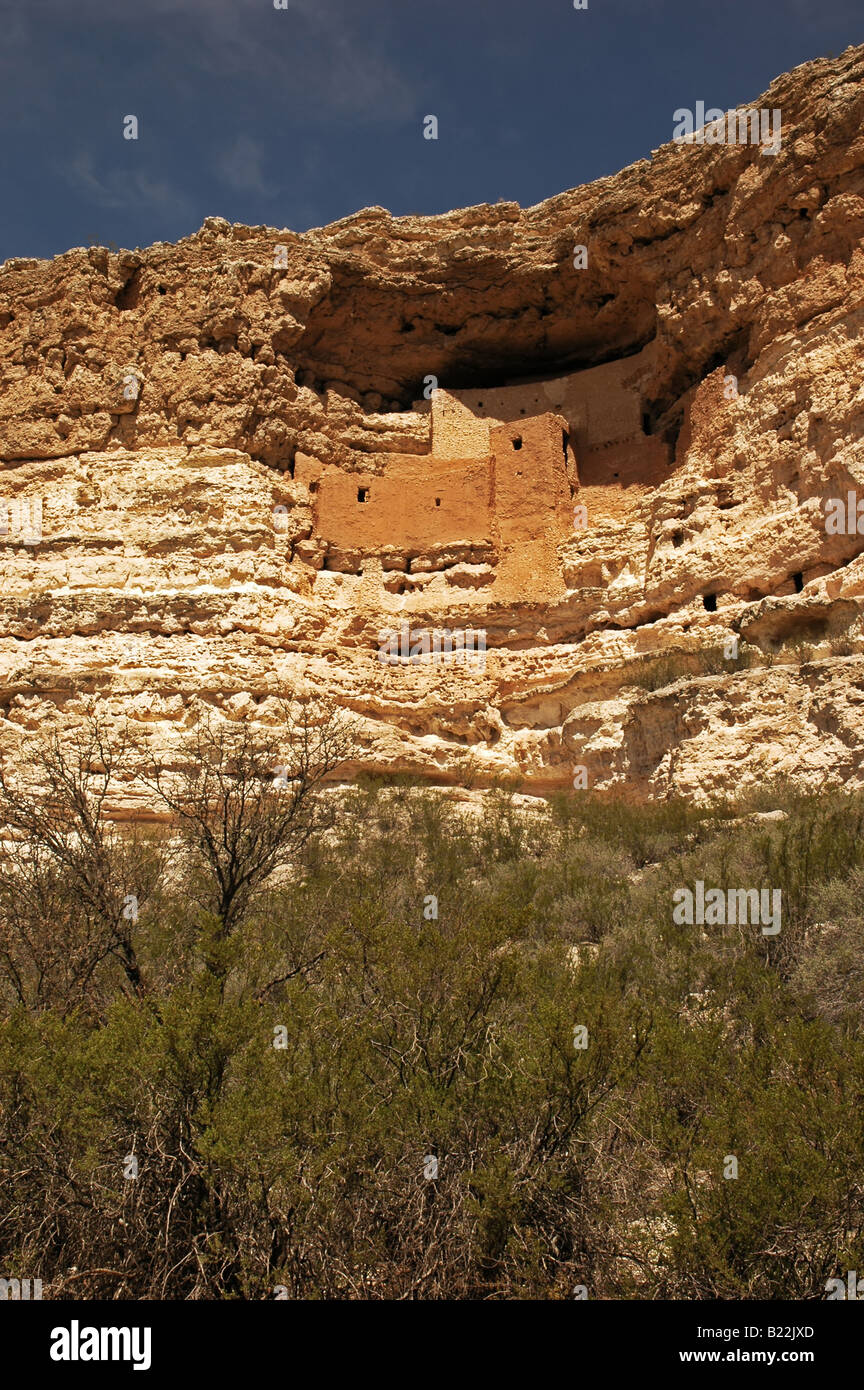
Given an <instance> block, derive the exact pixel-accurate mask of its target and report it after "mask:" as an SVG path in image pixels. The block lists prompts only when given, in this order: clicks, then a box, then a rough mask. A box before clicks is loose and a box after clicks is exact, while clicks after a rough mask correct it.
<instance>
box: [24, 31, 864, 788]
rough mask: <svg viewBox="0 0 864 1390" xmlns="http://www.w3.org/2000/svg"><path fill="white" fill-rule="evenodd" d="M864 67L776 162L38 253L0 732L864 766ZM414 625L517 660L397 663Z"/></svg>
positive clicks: (711, 150) (788, 103) (810, 113)
mask: <svg viewBox="0 0 864 1390" xmlns="http://www.w3.org/2000/svg"><path fill="white" fill-rule="evenodd" d="M862 78H864V48H857V49H849V50H847V52H846V53H845V54H843V55H842V56H841V57H840V58H838V59H834V60H820V61H817V62H814V63H809V64H806V65H804V66H803V67H800V68H798V69H796V70H795V71H794V72H792V73H789V74H786V75H784V76H783V77H781V78H779V79H778V80H777V81H776V82H775V83H774V84H773V85H772V87H771V89H770V90H769V92H768V93H766V94H765V95H764V96H762V97H759V98H757V99H755V100H754V101H753V102H752V103H751V104H752V105H753V106H754V107H771V108H776V107H779V108H780V109H781V111H782V120H783V140H782V148H781V150H780V152H779V153H778V154H776V155H773V156H772V155H766V154H763V153H762V152H761V151H760V150H759V148H758V147H753V146H724V145H709V144H703V145H699V144H695V143H693V144H684V145H681V144H673V143H670V144H668V145H664V146H663V147H662V148H661V149H660V150H658V151H656V152H655V154H654V156H653V157H652V159H650V160H641V161H639V162H638V163H637V164H634V165H631V166H630V167H629V168H627V169H625V170H623V171H622V172H621V173H620V174H618V175H616V176H614V177H612V178H607V179H603V180H600V181H599V182H597V183H594V184H591V185H589V186H586V187H583V188H577V189H574V190H571V191H569V192H566V193H562V194H561V195H560V196H558V197H556V198H553V199H550V200H549V201H547V202H545V203H542V204H540V205H538V206H537V207H534V208H528V209H524V210H522V209H520V208H519V207H518V206H516V205H515V204H509V203H505V204H498V205H495V206H489V205H486V206H481V207H476V208H467V209H460V210H458V211H455V212H452V213H449V214H447V215H445V216H440V217H402V218H393V217H391V216H390V215H389V214H388V213H387V212H385V211H384V210H383V209H381V208H367V209H364V210H363V211H362V212H359V213H357V214H356V215H355V216H353V217H349V218H345V219H343V220H342V221H341V222H337V223H335V224H333V225H332V226H330V227H326V228H323V229H318V230H314V231H310V232H308V233H306V234H304V235H302V236H301V235H297V234H295V233H293V232H289V231H284V230H283V231H280V230H275V229H268V228H263V227H257V228H251V227H243V226H233V227H232V226H230V225H229V224H227V223H225V222H223V221H221V220H220V219H217V218H210V219H208V220H207V222H205V224H204V226H203V228H202V229H201V231H200V232H198V233H196V234H195V235H194V236H191V237H188V238H186V239H184V240H183V241H181V242H178V243H177V244H176V245H166V244H157V245H155V246H152V247H149V248H147V249H145V250H139V251H134V252H121V253H120V254H119V255H112V254H109V252H108V251H106V250H104V249H98V248H95V249H91V250H83V249H80V248H79V249H74V250H71V251H69V252H67V253H65V254H64V255H61V256H58V257H56V258H55V259H54V260H53V261H50V262H43V261H21V260H18V261H7V262H6V263H5V264H4V265H3V266H2V267H0V459H2V468H3V482H2V487H0V493H2V496H3V498H4V500H5V504H6V507H7V512H6V513H4V515H5V516H6V533H5V535H2V536H0V614H2V619H0V752H2V753H3V754H11V755H14V752H15V750H16V749H17V748H18V747H19V746H20V744H21V737H22V732H23V731H26V730H30V731H39V730H46V729H49V728H52V727H57V728H65V729H69V728H71V727H73V726H74V724H75V722H76V721H77V720H79V719H80V718H81V715H82V713H83V710H84V708H85V707H86V705H87V704H88V703H90V704H92V705H94V706H95V707H97V708H99V709H101V710H102V711H104V712H106V713H108V714H109V715H111V717H113V718H116V719H118V720H120V719H123V718H126V717H128V718H129V719H131V720H133V721H138V723H139V724H140V726H141V727H142V728H146V729H147V730H148V731H149V732H150V733H151V734H152V737H153V739H154V741H155V742H156V743H158V744H160V745H161V746H163V747H165V748H166V749H170V748H171V747H172V746H173V745H174V744H175V742H176V739H177V737H178V735H179V734H180V733H181V732H182V731H183V730H185V729H187V728H189V727H190V726H191V725H193V724H194V722H195V720H196V719H197V718H198V717H199V716H200V713H201V711H202V710H203V709H204V708H205V707H214V706H215V707H218V708H220V709H223V710H224V711H225V713H226V714H228V715H230V714H231V713H232V712H235V713H236V712H238V711H240V710H243V709H257V710H258V712H259V714H260V717H261V718H262V719H271V718H272V719H275V718H276V717H277V715H276V704H275V700H274V699H273V697H274V696H276V695H278V694H286V693H289V694H290V693H291V692H292V691H295V690H298V689H303V690H307V691H312V692H321V693H325V692H326V693H328V694H330V695H333V696H335V697H336V698H337V699H338V700H339V701H341V702H342V703H343V704H344V705H345V706H347V707H348V708H350V709H351V710H353V711H355V712H356V713H357V715H358V716H359V717H360V718H361V720H362V724H363V729H364V737H365V738H366V739H367V740H368V744H369V752H368V756H367V758H366V760H365V763H366V766H368V767H370V768H377V769H380V770H384V769H389V770H394V769H403V770H410V771H414V772H417V773H419V774H421V775H423V776H425V777H428V778H430V779H433V780H436V781H440V782H446V783H451V784H458V783H460V782H466V781H470V782H479V784H481V785H482V784H483V782H484V781H485V780H486V779H487V778H489V777H493V776H498V775H500V774H507V775H517V776H518V777H519V778H520V779H521V782H522V785H523V787H524V789H525V791H528V792H546V791H549V790H551V789H554V788H564V787H569V786H570V785H571V779H572V777H573V768H574V766H584V767H585V768H586V770H587V777H588V781H589V785H591V786H595V787H599V788H603V789H610V790H612V789H614V790H619V791H626V792H628V793H630V794H632V795H635V796H640V797H643V796H651V795H654V796H656V795H668V794H671V793H674V792H681V793H684V794H687V795H689V796H693V797H695V798H697V799H702V798H705V797H709V796H714V795H717V794H723V793H724V792H734V791H738V790H741V789H743V788H744V787H747V786H758V785H760V784H761V783H763V782H764V781H765V780H766V779H768V778H770V777H773V776H777V775H784V776H786V775H788V776H790V777H792V778H793V779H796V780H797V781H799V782H800V783H802V784H804V785H808V786H817V785H821V784H822V783H824V782H825V781H829V782H837V783H844V784H851V783H858V782H860V781H861V780H862V773H861V763H862V752H864V722H862V719H861V702H862V699H864V635H862V634H864V611H862V607H864V559H861V558H859V556H860V553H861V551H862V550H864V539H862V537H861V536H859V535H858V534H857V532H856V533H853V534H838V535H833V534H829V533H828V531H827V530H826V524H825V508H824V503H825V499H827V498H830V497H842V498H845V497H846V496H847V493H848V492H849V491H856V490H857V492H858V494H859V495H860V496H861V497H862V498H864V446H862V438H864V370H862V365H864V364H862V359H864V347H862V343H864V337H862V328H864V85H862ZM577 244H584V245H585V246H586V247H587V248H588V267H587V268H586V269H584V270H577V269H575V268H574V265H573V250H574V247H575V246H576V245H577ZM731 377H734V378H735V380H736V382H737V392H738V394H737V395H735V394H734V393H733V392H732V390H731V388H730V387H729V384H728V383H729V378H731ZM431 379H434V380H431ZM436 387H437V393H435V394H433V392H434V391H435V388H436ZM430 397H431V398H430ZM40 506H41V535H40V536H39V538H38V539H37V533H36V532H35V531H34V532H33V534H29V535H28V534H27V530H28V526H29V527H30V528H31V531H32V530H33V527H34V526H36V525H37V517H38V508H39V507H40ZM582 507H584V509H585V518H584V520H585V523H586V524H582V522H581V521H580V520H579V519H578V509H580V508H582ZM2 522H3V516H0V523H2ZM574 523H575V524H574ZM37 530H38V527H37ZM706 595H709V596H710V595H714V596H715V597H716V611H708V610H707V609H706V605H705V602H704V597H705V596H706ZM710 605H711V601H710V599H709V607H710ZM405 624H407V625H408V628H409V631H411V632H414V633H424V632H428V633H434V632H440V631H441V630H442V629H443V630H446V631H447V632H454V631H461V630H463V629H466V628H468V629H472V630H475V631H476V630H482V631H483V632H485V634H486V638H485V641H486V653H485V667H484V666H483V665H482V663H472V662H471V661H464V662H460V661H456V660H455V659H450V660H443V661H439V662H431V661H429V662H421V663H418V664H411V663H398V664H391V663H387V664H384V663H382V662H381V661H380V660H379V646H380V645H381V644H382V642H383V640H384V638H383V636H382V634H386V633H387V632H398V631H401V629H402V628H403V626H404V625H405ZM735 635H737V636H738V637H739V640H740V643H741V653H742V655H740V656H739V657H738V658H729V659H727V660H725V662H724V660H723V658H722V656H720V657H718V656H717V653H716V650H715V649H717V648H718V647H720V646H721V645H722V644H723V643H724V642H727V641H729V640H730V639H731V638H732V637H733V636H735ZM796 643H799V644H800V643H804V644H806V646H805V648H804V650H803V653H802V651H800V650H797V649H796V646H795V644H796ZM670 652H674V653H677V654H678V655H677V656H676V658H675V660H676V661H677V663H678V667H677V668H676V669H674V670H673V669H671V666H672V665H674V662H673V663H671V665H670V669H669V670H668V672H667V675H668V678H669V679H668V681H667V682H665V683H663V682H662V681H661V679H660V678H661V676H662V674H663V668H662V666H661V667H658V668H657V671H658V673H655V675H653V676H652V677H651V679H650V680H649V681H648V682H647V683H648V684H649V685H650V684H654V685H658V682H660V684H659V685H658V688H656V689H653V690H651V689H645V688H639V687H638V686H636V685H634V679H637V680H640V679H641V680H643V681H644V671H645V669H646V668H644V667H643V665H641V664H640V663H641V662H642V660H643V658H644V657H645V655H646V654H648V653H654V654H655V655H656V654H661V655H662V654H663V653H666V654H667V655H668V654H669V653H670ZM744 653H746V661H745V660H744V659H743V654H744ZM802 657H803V659H802ZM709 658H710V659H709ZM712 663H713V664H712ZM718 663H719V664H718ZM373 745H374V746H373ZM348 771H351V769H349V770H348ZM115 805H116V809H117V812H118V814H123V815H137V814H140V813H142V812H143V811H145V810H146V807H147V797H146V793H145V791H144V789H143V788H142V787H141V786H139V785H138V784H136V783H130V784H128V785H127V786H125V787H123V788H118V789H117V793H116V796H115Z"/></svg>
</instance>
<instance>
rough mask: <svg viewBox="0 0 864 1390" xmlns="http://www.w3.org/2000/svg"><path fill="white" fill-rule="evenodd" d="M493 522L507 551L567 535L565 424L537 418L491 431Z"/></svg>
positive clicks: (552, 418)
mask: <svg viewBox="0 0 864 1390" xmlns="http://www.w3.org/2000/svg"><path fill="white" fill-rule="evenodd" d="M490 435H491V449H492V474H493V480H494V508H495V522H496V525H497V528H498V535H499V538H500V540H501V544H502V545H503V546H505V547H510V546H514V545H518V544H520V543H528V542H531V541H533V540H536V539H538V538H539V537H541V536H543V535H546V534H549V533H552V532H554V533H559V532H560V531H561V530H562V528H564V529H566V527H567V525H568V524H569V519H570V496H571V494H570V484H569V482H568V478H567V453H566V439H567V421H566V420H565V419H564V417H563V416H561V415H551V414H547V415H539V416H535V417H534V418H533V419H527V418H526V419H525V420H522V421H520V422H519V423H518V424H510V425H496V426H493V428H492V429H491V431H490Z"/></svg>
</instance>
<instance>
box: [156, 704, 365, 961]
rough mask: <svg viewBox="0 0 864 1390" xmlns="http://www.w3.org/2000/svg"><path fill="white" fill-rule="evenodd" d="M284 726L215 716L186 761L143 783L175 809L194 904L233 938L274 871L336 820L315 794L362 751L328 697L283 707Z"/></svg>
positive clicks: (197, 734) (205, 722) (222, 934)
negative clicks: (358, 749)
mask: <svg viewBox="0 0 864 1390" xmlns="http://www.w3.org/2000/svg"><path fill="white" fill-rule="evenodd" d="M283 712H284V723H283V724H281V725H280V726H279V727H278V728H272V729H271V728H268V727H265V726H261V725H260V724H256V723H255V722H254V721H253V720H252V719H251V718H249V717H243V718H240V719H238V720H234V721H229V720H220V721H219V722H217V721H216V720H215V719H214V717H213V716H212V715H208V716H207V717H205V718H204V719H202V720H201V722H200V723H199V724H198V726H197V728H196V729H195V731H194V733H193V734H192V735H191V736H190V738H189V739H188V740H187V742H186V744H185V746H184V748H183V751H182V758H183V762H182V766H181V767H180V768H179V769H178V770H176V771H169V770H167V769H166V768H165V767H164V766H163V765H160V764H158V763H153V764H151V766H150V767H149V769H148V771H147V772H146V773H145V779H146V780H147V781H148V783H149V785H150V786H151V787H152V788H153V790H154V791H155V792H156V795H157V796H158V798H159V799H160V801H161V802H162V804H163V806H164V807H165V808H166V810H167V811H168V812H169V814H170V816H171V818H172V821H173V823H174V825H175V826H176V829H177V831H178V834H179V838H180V847H181V856H182V857H183V858H184V859H185V862H186V867H187V869H188V870H189V871H190V873H189V885H190V889H191V891H192V893H193V894H194V897H195V901H196V902H197V905H198V906H199V907H200V908H202V909H203V910H204V911H206V912H210V913H212V914H213V915H214V916H215V918H216V919H217V922H218V930H217V936H218V937H219V938H221V939H223V940H224V939H227V938H228V937H229V936H230V934H231V932H232V930H233V928H234V927H235V926H236V925H237V923H238V922H239V921H240V920H241V919H242V918H243V917H244V916H245V915H246V913H247V912H248V911H249V909H250V907H251V906H252V904H253V902H254V901H255V900H256V898H257V897H258V895H259V893H260V892H261V890H262V889H263V887H264V885H265V884H266V883H267V881H268V880H269V879H270V877H271V875H272V874H273V873H274V872H275V871H276V870H278V869H281V868H283V867H285V866H286V865H287V864H289V863H290V862H291V861H292V860H293V859H294V858H295V857H296V855H297V854H298V853H299V851H300V850H301V849H302V848H303V846H304V845H305V844H306V842H307V841H308V840H309V838H310V836H312V835H313V834H316V833H318V832H319V831H321V830H323V829H326V827H327V825H328V823H329V822H330V821H331V818H332V814H333V813H332V811H331V810H329V809H328V807H327V806H326V805H325V803H324V802H323V801H322V799H321V797H320V796H318V795H316V793H317V792H319V791H320V788H321V784H322V782H323V781H324V779H325V778H326V777H328V775H329V774H331V773H332V772H334V771H335V770H336V769H337V768H338V767H339V766H340V765H342V764H344V763H346V762H347V761H348V760H349V759H350V758H351V757H352V755H353V754H354V753H355V752H356V747H357V744H356V734H355V729H354V725H353V723H352V720H351V719H350V717H349V716H347V715H346V714H344V712H342V711H340V710H339V709H338V708H337V707H336V706H334V705H333V704H332V703H330V702H327V701H318V702H313V701H311V700H308V699H304V700H300V701H298V702H297V703H296V705H295V706H294V707H293V708H292V707H290V706H288V705H287V704H285V705H283Z"/></svg>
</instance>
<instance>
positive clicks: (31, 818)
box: [0, 715, 161, 1007]
mask: <svg viewBox="0 0 864 1390" xmlns="http://www.w3.org/2000/svg"><path fill="white" fill-rule="evenodd" d="M127 755H128V745H127V740H126V738H125V735H124V734H123V733H122V732H120V733H112V732H111V731H109V729H108V727H107V725H106V724H105V722H104V721H102V720H100V719H99V718H97V717H95V716H92V715H91V716H89V717H88V718H86V719H85V720H84V722H83V723H82V725H81V726H80V728H79V729H78V730H77V731H76V732H75V733H73V734H72V735H70V736H69V738H68V739H67V740H66V741H65V742H63V741H61V739H60V737H59V736H58V735H57V734H52V735H51V736H50V737H49V738H47V739H45V740H40V741H38V742H36V743H34V744H33V745H31V746H30V747H29V748H27V750H26V757H22V756H21V755H20V754H19V756H18V758H17V759H16V762H15V764H14V766H10V765H8V764H6V765H3V766H0V816H2V819H3V822H4V823H5V824H4V838H3V840H2V842H0V962H2V975H3V977H4V980H3V983H4V984H5V985H6V987H7V990H8V989H9V988H10V987H11V992H12V995H13V997H14V998H16V999H17V1001H18V1002H20V1003H29V1004H33V1005H35V1006H36V1007H44V1006H47V1005H49V1004H51V1005H54V1006H58V1005H60V1004H64V1005H65V1006H66V1007H71V1006H73V1005H74V1004H75V1003H77V1002H80V1000H81V998H82V997H83V996H84V994H85V993H86V992H87V990H88V987H89V986H90V984H91V982H92V980H93V978H94V975H95V973H96V972H97V970H98V969H99V967H100V966H102V964H103V963H104V962H110V961H112V960H113V961H116V962H118V963H119V965H120V967H121V968H122V972H123V976H124V977H125V989H126V992H128V993H131V994H141V993H142V990H143V982H142V978H141V970H140V967H139V963H138V956H137V952H136V948H135V939H134V938H135V931H136V923H137V920H138V913H139V911H140V909H141V907H142V906H143V904H144V903H145V902H146V900H147V898H148V896H149V895H150V893H151V892H152V890H153V887H154V884H155V883H156V881H157V879H158V877H159V874H160V867H161V865H160V854H159V851H158V849H157V848H156V846H155V845H153V844H151V843H148V842H146V840H145V839H144V838H143V837H142V836H141V835H138V834H135V833H131V834H130V833H129V832H126V833H123V832H121V831H120V829H119V828H118V827H117V825H116V824H115V823H114V822H113V821H112V820H110V819H109V818H108V817H107V815H106V801H107V797H108V792H109V787H110V785H111V782H112V780H114V779H116V778H117V777H118V776H119V775H121V774H122V773H123V771H124V770H125V767H126V765H127Z"/></svg>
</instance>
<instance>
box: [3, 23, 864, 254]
mask: <svg viewBox="0 0 864 1390" xmlns="http://www.w3.org/2000/svg"><path fill="white" fill-rule="evenodd" d="M0 24H2V28H0V34H2V46H0V128H2V134H3V139H2V140H0V179H2V189H3V197H2V199H0V259H3V258H5V257H7V256H53V255H56V254H57V253H58V252H60V251H63V250H66V249H67V248H68V247H70V246H82V245H86V244H87V243H88V241H89V240H91V239H95V240H96V241H98V242H100V243H102V244H103V245H104V244H107V243H109V242H112V241H113V242H116V243H117V244H118V245H119V246H124V247H135V246H146V245H149V244H150V243H151V242H153V241H174V240H176V239H177V238H178V237H182V236H186V235H188V234H189V233H190V232H193V231H195V230H197V228H198V227H200V225H201V223H202V222H203V220H204V218H205V217H208V216H221V217H225V218H227V219H228V220H229V221H231V222H248V223H252V224H259V223H266V224H268V225H270V226H273V227H277V228H291V229H293V230H294V231H305V230H306V229H307V228H308V227H314V226H321V225H323V224H325V223H327V222H330V221H333V220H334V219H335V218H338V217H344V216H346V215H347V214H349V213H351V212H355V211H356V210H357V209H358V208H361V207H366V206H369V205H372V204H379V205H381V206H383V207H386V208H389V209H390V211H391V212H393V213H434V212H444V211H447V210H448V209H450V208H454V207H463V206H466V205H468V204H471V203H480V202H495V201H496V200H497V199H499V198H507V199H514V200H515V201H517V202H519V203H521V204H522V205H523V206H528V205H530V204H533V203H537V202H539V201H540V200H541V199H543V198H547V197H550V196H552V195H554V194H556V193H560V192H561V191H562V190H563V189H565V188H572V187H574V186H575V185H577V184H581V183H587V182H590V181H591V180H592V179H595V178H599V177H602V176H603V175H605V174H611V173H615V172H616V170H618V169H620V168H623V167H624V166H625V165H627V164H632V163H633V162H634V160H637V159H640V158H643V157H644V156H646V155H648V154H649V153H650V151H651V149H652V148H653V147H656V146H657V145H660V144H662V143H663V142H664V141H666V140H669V139H670V138H671V135H672V128H673V121H672V113H673V111H674V110H675V109H676V107H680V106H687V107H691V108H692V107H694V106H695V103H696V101H697V100H699V99H702V100H704V101H705V102H706V104H707V105H708V106H718V107H721V108H723V109H726V108H728V107H729V106H732V105H735V104H738V103H740V102H744V101H749V100H750V99H751V98H753V97H755V96H757V95H758V94H759V93H760V92H762V91H764V89H765V88H766V87H767V86H768V84H769V83H770V82H771V80H772V79H773V78H774V77H776V76H778V75H779V74H780V73H781V72H784V71H786V70H788V69H789V68H792V67H795V66H796V65H797V64H798V63H802V62H805V61H806V60H807V59H810V58H817V57H824V56H826V55H828V54H831V55H836V54H839V53H840V52H842V51H843V49H845V48H846V47H848V45H849V44H854V43H859V42H861V41H862V40H864V4H862V0H772V2H771V3H769V0H714V3H707V2H706V0H690V3H689V4H687V3H681V0H588V9H587V10H579V11H577V10H574V8H573V0H288V8H287V9H279V10H276V9H275V8H274V4H273V0H0ZM429 114H434V115H436V116H437V118H438V122H439V138H438V140H437V141H433V140H425V139H424V138H423V118H424V116H426V115H429ZM127 115H135V116H137V118H138V122H139V138H138V139H137V140H125V139H124V138H123V118H124V116H127Z"/></svg>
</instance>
